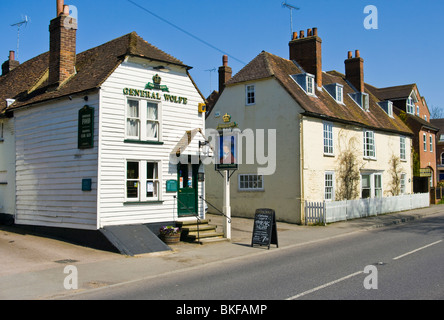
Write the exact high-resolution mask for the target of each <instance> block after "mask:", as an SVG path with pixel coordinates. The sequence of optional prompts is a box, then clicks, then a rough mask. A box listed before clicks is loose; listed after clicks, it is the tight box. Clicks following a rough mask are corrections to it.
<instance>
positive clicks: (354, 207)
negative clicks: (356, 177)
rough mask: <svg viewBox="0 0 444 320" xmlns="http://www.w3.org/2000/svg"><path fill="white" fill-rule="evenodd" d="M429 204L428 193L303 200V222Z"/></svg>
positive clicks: (317, 221) (314, 221)
mask: <svg viewBox="0 0 444 320" xmlns="http://www.w3.org/2000/svg"><path fill="white" fill-rule="evenodd" d="M429 205H430V195H429V194H428V193H417V194H405V195H400V196H395V197H385V198H367V199H357V200H343V201H328V202H327V201H324V202H309V201H305V224H306V225H307V224H326V223H331V222H337V221H345V220H347V219H356V218H364V217H369V216H375V215H378V214H384V213H390V212H398V211H405V210H412V209H417V208H425V207H428V206H429Z"/></svg>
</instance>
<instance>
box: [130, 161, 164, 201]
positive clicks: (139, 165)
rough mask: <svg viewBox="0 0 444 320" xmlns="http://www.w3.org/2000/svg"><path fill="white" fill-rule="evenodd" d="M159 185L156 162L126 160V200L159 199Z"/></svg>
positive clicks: (157, 164)
mask: <svg viewBox="0 0 444 320" xmlns="http://www.w3.org/2000/svg"><path fill="white" fill-rule="evenodd" d="M160 186H161V180H160V177H159V163H158V162H151V161H137V160H134V161H133V160H128V161H127V162H126V194H125V198H126V200H127V201H135V202H141V201H155V200H160V190H161V189H160Z"/></svg>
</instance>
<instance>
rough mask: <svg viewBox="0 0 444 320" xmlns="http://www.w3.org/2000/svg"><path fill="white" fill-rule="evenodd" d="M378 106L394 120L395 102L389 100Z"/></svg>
mask: <svg viewBox="0 0 444 320" xmlns="http://www.w3.org/2000/svg"><path fill="white" fill-rule="evenodd" d="M378 104H379V106H380V107H381V108H382V110H384V111H385V113H387V114H388V115H389V116H390V117H392V118H393V102H391V101H390V100H387V101H381V102H379V103H378Z"/></svg>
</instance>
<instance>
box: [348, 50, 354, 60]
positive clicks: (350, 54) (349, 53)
mask: <svg viewBox="0 0 444 320" xmlns="http://www.w3.org/2000/svg"><path fill="white" fill-rule="evenodd" d="M351 58H353V54H352V52H351V51H349V52H348V59H351Z"/></svg>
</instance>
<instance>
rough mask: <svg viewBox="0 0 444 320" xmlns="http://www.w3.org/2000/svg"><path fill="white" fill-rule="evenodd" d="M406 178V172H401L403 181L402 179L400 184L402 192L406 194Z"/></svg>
mask: <svg viewBox="0 0 444 320" xmlns="http://www.w3.org/2000/svg"><path fill="white" fill-rule="evenodd" d="M405 178H406V174H405V173H401V181H400V186H401V190H400V191H401V194H405V191H406V188H405Z"/></svg>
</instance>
